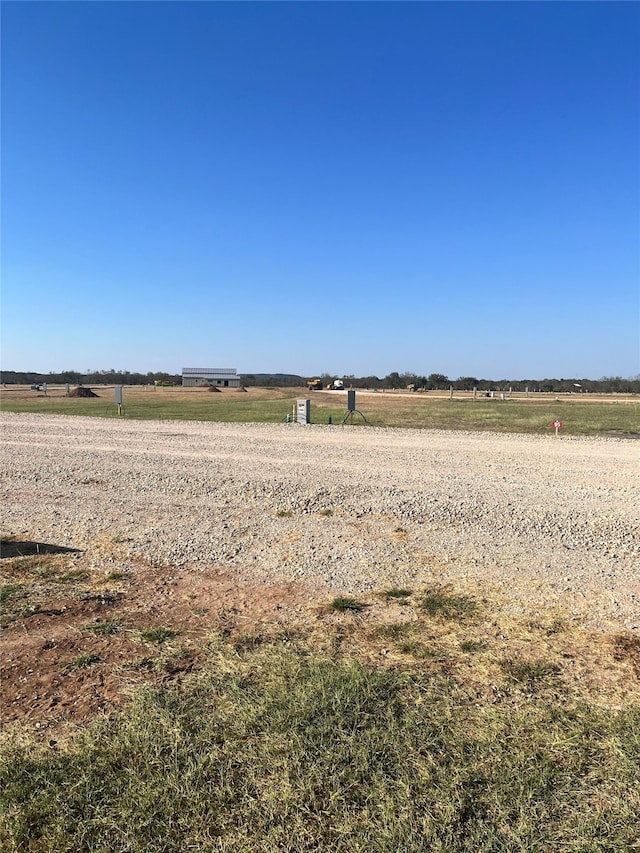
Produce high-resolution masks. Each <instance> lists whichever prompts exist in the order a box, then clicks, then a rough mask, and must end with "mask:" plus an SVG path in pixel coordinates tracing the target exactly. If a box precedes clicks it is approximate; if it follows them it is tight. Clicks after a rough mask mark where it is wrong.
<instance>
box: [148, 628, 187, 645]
mask: <svg viewBox="0 0 640 853" xmlns="http://www.w3.org/2000/svg"><path fill="white" fill-rule="evenodd" d="M179 633H180V632H179V631H174V630H173V629H172V628H148V629H147V630H146V631H140V637H141V638H142V639H143V640H144V642H145V643H157V644H158V645H161V644H162V643H166V641H167V640H172V639H173V638H174V637H177V636H178V634H179Z"/></svg>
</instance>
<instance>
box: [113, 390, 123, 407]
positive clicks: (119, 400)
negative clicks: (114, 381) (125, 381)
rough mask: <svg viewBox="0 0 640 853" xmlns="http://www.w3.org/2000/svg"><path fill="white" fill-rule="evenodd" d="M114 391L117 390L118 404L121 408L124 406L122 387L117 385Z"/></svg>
mask: <svg viewBox="0 0 640 853" xmlns="http://www.w3.org/2000/svg"><path fill="white" fill-rule="evenodd" d="M114 390H115V398H116V403H117V404H118V405H119V406H121V405H122V385H116V387H115V389H114Z"/></svg>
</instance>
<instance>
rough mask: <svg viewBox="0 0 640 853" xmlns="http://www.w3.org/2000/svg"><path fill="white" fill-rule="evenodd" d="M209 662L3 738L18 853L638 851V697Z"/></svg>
mask: <svg viewBox="0 0 640 853" xmlns="http://www.w3.org/2000/svg"><path fill="white" fill-rule="evenodd" d="M210 655H211V659H210V662H209V665H208V666H207V667H206V668H205V670H204V671H202V672H200V673H199V674H198V675H193V676H188V677H186V678H185V679H184V680H183V681H182V683H181V684H174V685H166V684H165V685H162V686H157V687H152V686H149V687H146V688H145V689H143V690H141V691H140V692H139V693H138V694H137V696H136V698H135V700H134V702H133V704H131V705H130V706H129V707H128V708H127V710H126V711H125V712H123V713H121V714H119V715H115V716H113V717H111V718H100V719H98V720H97V721H96V722H95V723H94V724H92V725H91V726H90V727H89V728H88V729H87V730H86V731H80V732H78V733H77V734H76V735H75V736H74V737H73V738H71V739H70V740H69V741H66V742H65V741H63V742H61V743H59V744H58V745H56V746H54V747H51V746H48V745H40V746H37V745H35V744H34V743H32V742H15V741H14V742H13V743H11V744H9V745H7V746H6V747H4V748H3V750H2V753H3V754H2V758H3V761H2V769H1V770H0V774H1V775H0V798H1V805H2V809H1V810H0V846H2V849H3V850H6V851H7V853H16V852H17V851H26V850H34V851H35V850H38V851H41V853H53V851H55V853H58V851H72V850H73V851H75V850H87V851H88V850H109V851H129V853H143V851H144V853H155V851H163V853H174V852H175V853H178V851H179V853H182V851H184V850H188V849H193V850H200V851H221V852H222V853H224V851H234V853H235V852H236V851H239V850H241V851H243V852H244V851H246V853H258V851H260V853H266V851H276V850H277V851H284V852H285V853H298V852H299V851H300V853H302V851H318V853H320V851H322V853H334V851H335V853H338V851H340V853H343V852H344V853H347V851H348V853H354V851H355V853H369V851H372V850H377V851H394V853H395V851H399V853H418V851H425V850H433V851H440V852H441V853H444V851H446V853H458V852H459V851H467V853H481V851H486V853H489V851H492V853H493V851H505V853H506V851H514V853H515V851H527V853H538V851H539V853H543V851H545V853H548V851H551V850H554V851H555V850H571V851H581V853H591V851H593V853H596V851H598V853H601V852H602V851H610V853H614V851H615V853H619V851H622V850H629V851H631V850H632V849H635V845H636V842H637V840H638V837H639V835H638V815H640V785H639V784H638V782H639V781H640V779H639V770H638V768H639V767H640V708H638V707H637V706H636V707H628V708H625V709H623V710H620V711H616V712H613V713H612V712H604V711H599V710H595V709H593V708H590V707H588V706H586V705H584V704H581V703H579V702H576V701H574V700H572V698H571V696H570V695H569V694H566V693H563V694H561V695H560V696H559V697H558V698H557V699H555V700H554V699H553V698H550V697H549V695H547V694H545V695H544V696H541V695H537V694H535V695H530V696H527V695H526V694H525V693H524V692H522V693H520V694H519V697H520V698H519V699H518V701H513V702H510V703H508V704H505V705H501V704H497V705H496V704H491V703H488V702H482V703H481V702H478V700H477V698H476V697H474V696H471V695H469V694H468V693H467V691H466V690H465V689H464V688H463V687H461V686H459V685H457V684H456V683H455V682H454V681H452V680H451V679H450V678H449V677H447V676H446V674H444V672H442V671H435V670H433V669H432V668H427V669H424V670H420V669H418V668H414V669H412V670H411V671H398V670H394V669H385V668H382V669H381V668H379V667H372V666H366V665H363V664H361V663H357V662H355V661H353V660H349V659H344V658H340V657H338V658H335V657H334V658H328V657H325V656H323V655H321V654H318V653H314V652H312V651H311V650H310V649H309V648H303V647H302V646H300V645H296V647H295V648H290V649H289V648H283V646H282V644H281V643H280V644H272V643H261V644H257V645H256V644H245V645H243V648H242V649H241V651H239V650H238V648H237V647H234V645H233V644H225V643H223V642H222V641H218V642H214V643H213V646H212V648H211V649H210ZM514 689H516V690H517V689H519V688H518V687H517V686H516V687H515V688H514Z"/></svg>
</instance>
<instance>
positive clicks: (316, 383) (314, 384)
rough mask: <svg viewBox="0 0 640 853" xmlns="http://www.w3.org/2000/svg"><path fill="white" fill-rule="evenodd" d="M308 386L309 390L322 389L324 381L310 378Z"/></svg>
mask: <svg viewBox="0 0 640 853" xmlns="http://www.w3.org/2000/svg"><path fill="white" fill-rule="evenodd" d="M307 388H308V389H309V391H322V382H321V381H320V379H310V380H309V381H308V382H307Z"/></svg>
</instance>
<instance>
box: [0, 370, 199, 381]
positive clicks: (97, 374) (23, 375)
mask: <svg viewBox="0 0 640 853" xmlns="http://www.w3.org/2000/svg"><path fill="white" fill-rule="evenodd" d="M0 376H1V377H2V382H3V383H4V384H7V385H39V384H41V383H43V382H48V383H50V384H51V385H65V384H66V383H67V382H68V383H69V385H153V383H154V382H156V381H157V382H175V384H176V385H181V384H182V374H180V373H177V374H174V373H164V372H159V373H130V372H129V371H128V370H113V369H112V370H88V371H87V372H86V373H80V372H79V371H77V370H63V371H62V372H61V373H30V372H28V371H16V370H3V371H2V373H1V374H0Z"/></svg>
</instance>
